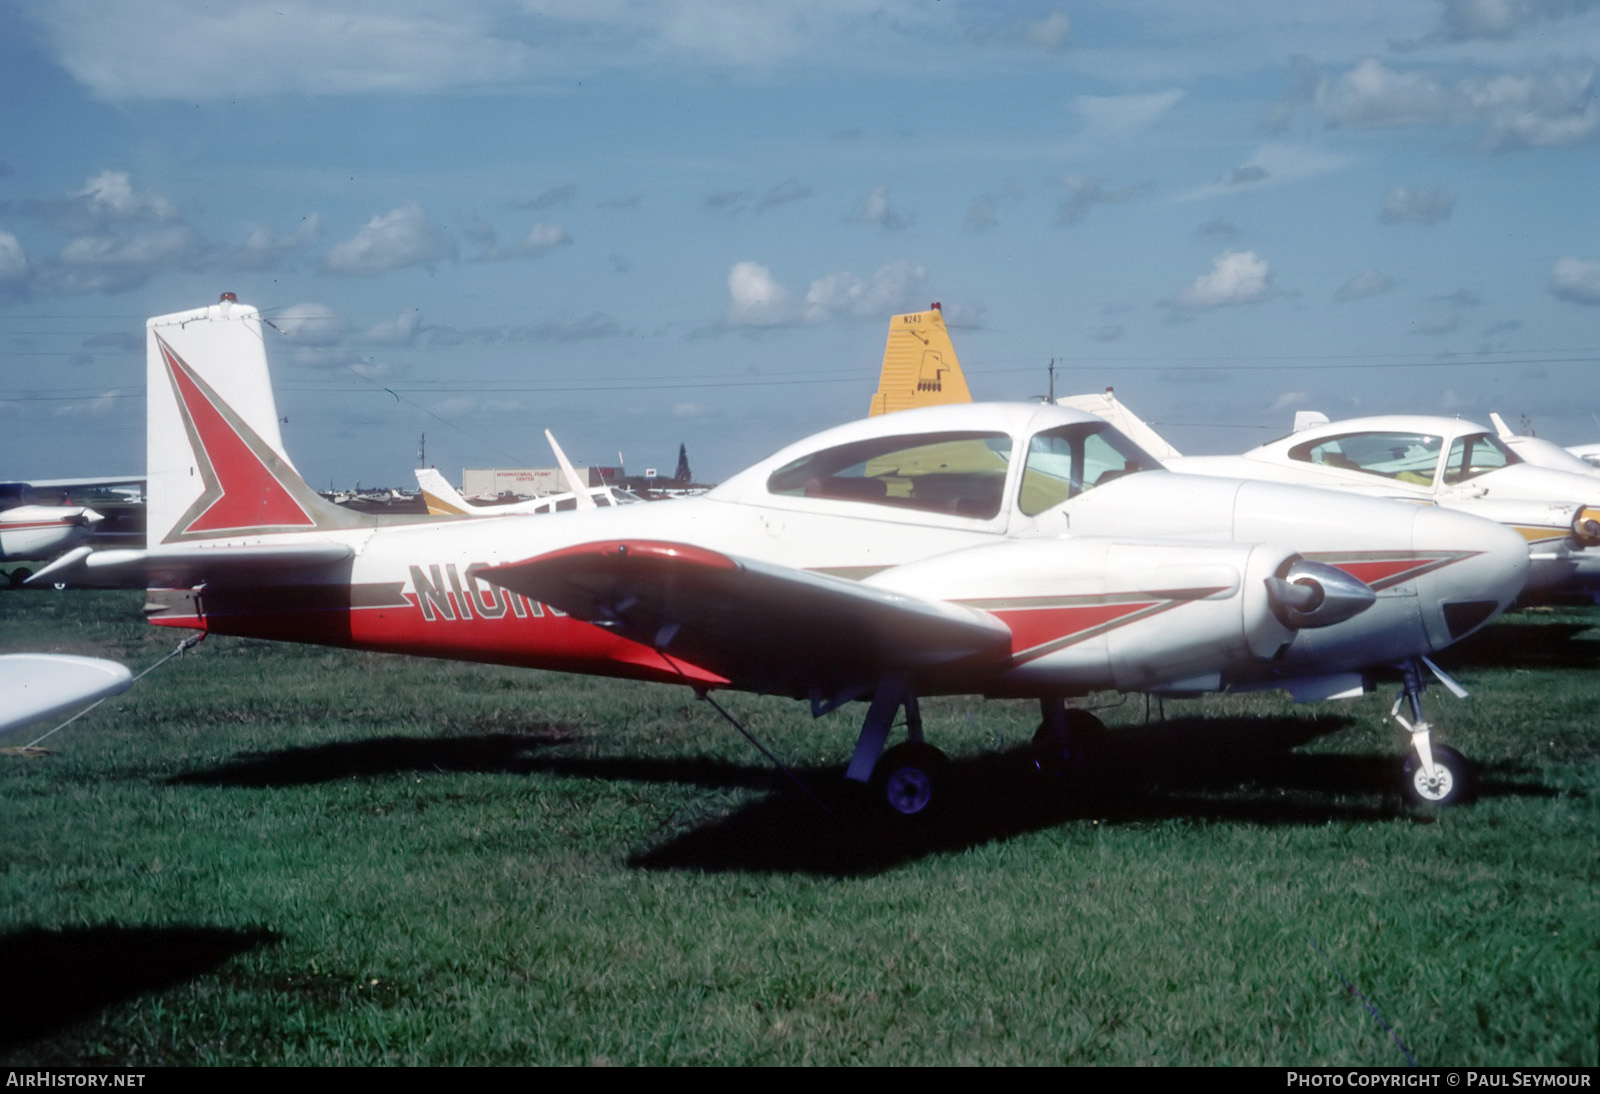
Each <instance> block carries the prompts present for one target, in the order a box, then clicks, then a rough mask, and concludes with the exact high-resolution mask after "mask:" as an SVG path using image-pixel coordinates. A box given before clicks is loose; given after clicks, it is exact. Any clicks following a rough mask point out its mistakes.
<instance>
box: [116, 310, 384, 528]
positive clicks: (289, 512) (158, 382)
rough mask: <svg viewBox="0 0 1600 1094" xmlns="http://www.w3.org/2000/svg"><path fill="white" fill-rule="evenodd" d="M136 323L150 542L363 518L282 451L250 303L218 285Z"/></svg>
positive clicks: (326, 525) (322, 525)
mask: <svg viewBox="0 0 1600 1094" xmlns="http://www.w3.org/2000/svg"><path fill="white" fill-rule="evenodd" d="M145 328H146V343H147V350H148V352H147V360H146V384H147V388H146V398H145V402H146V429H147V436H146V439H145V447H146V458H147V460H148V464H149V466H148V474H149V480H150V481H149V486H148V490H147V495H146V496H147V498H148V501H147V509H146V518H147V528H148V542H149V544H150V545H151V546H152V547H153V546H155V545H157V544H161V543H177V542H189V541H194V540H206V539H221V538H236V537H241V536H255V535H261V534H266V533H274V532H302V531H317V530H321V529H325V528H340V527H352V526H357V525H360V524H364V523H367V522H365V521H362V520H360V519H358V515H357V514H354V513H351V512H349V511H348V510H344V509H341V508H339V507H338V506H335V505H333V504H331V503H329V502H327V501H325V500H324V499H323V498H322V497H321V496H320V495H319V494H317V492H316V491H314V490H312V489H311V488H310V487H309V486H307V485H306V483H305V482H304V480H302V479H301V478H300V474H299V472H297V471H296V470H295V468H294V464H293V463H291V462H290V460H289V456H288V454H287V453H285V452H284V450H283V437H282V435H281V434H280V433H279V431H278V405H277V402H276V401H275V400H274V399H273V397H272V380H271V377H270V375H269V374H268V370H267V352H266V347H265V345H264V344H263V342H262V334H261V316H260V313H258V312H257V311H256V309H255V308H252V307H249V306H246V305H242V304H239V303H238V302H237V301H236V300H235V299H234V297H233V294H232V293H224V294H223V297H222V301H221V303H218V304H213V305H212V306H211V307H208V308H199V309H196V310H194V311H187V312H178V313H175V314H173V315H161V316H157V317H156V318H154V319H151V320H149V321H148V322H147V323H146V324H145Z"/></svg>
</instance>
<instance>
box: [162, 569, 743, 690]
mask: <svg viewBox="0 0 1600 1094" xmlns="http://www.w3.org/2000/svg"><path fill="white" fill-rule="evenodd" d="M340 591H342V592H346V593H348V589H341V590H340ZM278 595H279V597H280V598H281V599H288V598H290V596H292V594H289V593H286V592H285V591H283V590H279V592H278ZM404 596H405V598H406V600H407V602H408V603H407V605H406V606H400V605H395V606H393V607H382V608H347V607H328V608H325V609H307V610H287V611H274V610H272V609H271V608H264V609H263V608H261V607H260V606H259V602H258V601H256V600H255V599H254V593H253V592H252V593H250V594H241V595H240V597H238V598H235V599H232V600H230V597H229V595H228V593H227V591H226V590H217V591H206V592H202V593H201V594H200V604H201V614H200V615H198V616H194V615H184V616H171V617H156V618H152V619H151V622H152V623H155V624H157V625H159V626H169V627H188V628H193V629H196V630H203V631H206V632H207V633H209V634H227V635H235V636H238V637H241V638H266V639H273V640H276V641H283V642H301V643H307V644H310V645H318V646H342V647H348V648H352V649H362V650H370V651H373V652H376V653H400V654H408V655H411V656H417V657H442V658H447V659H450V660H456V661H476V662H481V663H485V664H494V665H513V666H517V667H520V668H535V669H550V670H552V671H556V672H576V673H583V674H586V675H594V676H614V677H623V678H626V679H632V680H650V681H654V682H657V683H678V684H683V683H689V684H698V685H702V686H707V687H722V686H725V685H726V684H727V683H728V680H727V678H726V677H723V676H721V675H719V674H717V673H714V672H710V671H708V670H705V669H702V668H700V667H699V666H697V665H693V664H690V663H688V662H685V661H683V660H681V659H679V658H676V657H674V658H670V659H669V658H667V657H665V656H663V655H662V654H660V653H659V652H657V651H656V650H653V649H651V648H650V647H649V646H645V645H641V644H640V643H638V642H634V641H632V640H631V639H628V638H624V637H622V636H621V635H619V634H614V633H613V632H611V631H608V630H605V629H604V628H602V627H596V626H593V625H592V624H589V623H585V622H583V621H582V620H578V619H572V618H570V617H568V616H560V615H555V614H553V613H552V612H551V611H550V609H548V608H544V607H543V606H537V607H532V606H530V608H531V610H530V611H529V613H528V614H526V615H524V616H518V615H515V614H513V613H512V612H510V611H506V612H505V613H504V614H503V615H501V616H499V617H497V618H484V617H483V616H482V615H481V613H473V614H470V615H458V616H457V617H456V618H454V619H445V618H442V617H438V616H437V615H436V618H434V619H432V620H429V619H426V618H424V616H423V612H422V610H421V608H420V606H419V605H418V603H417V598H416V594H415V593H405V594H404ZM452 603H454V601H452ZM536 611H537V612H542V613H543V614H534V612H536Z"/></svg>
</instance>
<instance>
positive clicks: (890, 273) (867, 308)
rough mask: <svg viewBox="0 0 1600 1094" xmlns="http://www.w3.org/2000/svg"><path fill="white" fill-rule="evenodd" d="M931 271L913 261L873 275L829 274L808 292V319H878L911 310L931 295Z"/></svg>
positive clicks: (901, 263) (898, 264)
mask: <svg viewBox="0 0 1600 1094" xmlns="http://www.w3.org/2000/svg"><path fill="white" fill-rule="evenodd" d="M926 278H927V271H926V270H925V269H923V267H921V266H914V265H912V264H911V263H909V262H905V261H900V262H891V263H889V264H888V265H886V266H882V267H880V268H879V269H878V271H877V272H876V273H874V274H873V275H872V276H871V277H870V278H865V279H863V278H859V277H857V276H856V275H855V274H853V273H850V272H848V271H842V272H840V273H832V274H828V275H827V276H826V277H820V278H818V279H817V280H815V281H813V282H812V283H811V288H810V289H808V290H807V291H806V318H807V319H808V320H809V321H811V322H813V323H820V322H823V321H825V320H827V319H831V318H835V317H841V316H852V317H856V318H874V317H882V316H885V315H891V314H894V313H898V312H904V311H911V310H912V309H914V308H916V307H917V306H918V305H917V301H919V300H921V299H922V298H923V297H924V296H926V295H927V292H926V290H925V289H924V288H923V285H924V282H925V281H926Z"/></svg>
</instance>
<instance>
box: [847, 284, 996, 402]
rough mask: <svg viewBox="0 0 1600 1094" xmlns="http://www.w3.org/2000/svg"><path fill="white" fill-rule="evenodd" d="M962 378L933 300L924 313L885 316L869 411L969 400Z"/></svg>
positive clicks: (963, 378)
mask: <svg viewBox="0 0 1600 1094" xmlns="http://www.w3.org/2000/svg"><path fill="white" fill-rule="evenodd" d="M970 402H972V392H970V391H968V390H967V378H966V377H965V376H963V375H962V374H961V363H960V362H959V361H957V360H956V351H955V347H954V346H952V345H951V344H950V332H949V331H947V330H946V329H945V326H944V312H943V311H942V310H940V308H939V305H938V304H935V305H933V307H931V308H929V309H928V310H927V311H918V312H910V313H909V314H906V315H896V316H892V317H890V319H889V341H888V342H887V343H886V344H885V345H884V347H883V371H882V372H881V373H879V375H878V390H877V393H876V394H874V395H873V396H872V408H871V409H870V410H869V411H868V412H867V413H868V414H869V415H877V414H889V413H892V412H894V411H896V410H909V409H911V408H912V407H917V406H941V405H943V404H945V403H970Z"/></svg>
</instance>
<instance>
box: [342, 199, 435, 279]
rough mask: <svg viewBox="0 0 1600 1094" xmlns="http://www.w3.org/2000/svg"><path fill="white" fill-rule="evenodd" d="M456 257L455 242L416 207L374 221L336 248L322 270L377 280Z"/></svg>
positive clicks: (403, 209)
mask: <svg viewBox="0 0 1600 1094" xmlns="http://www.w3.org/2000/svg"><path fill="white" fill-rule="evenodd" d="M455 257H456V243H455V240H453V239H451V238H450V237H449V236H448V235H447V234H446V233H445V232H444V230H443V229H442V228H439V227H438V226H436V225H435V224H433V223H432V222H431V221H429V220H428V216H427V214H426V213H424V212H423V211H422V206H420V205H417V204H415V203H412V204H409V205H402V206H400V207H399V208H398V209H393V210H390V211H389V212H387V213H383V214H381V215H380V216H375V217H373V218H372V219H371V220H369V221H367V223H366V224H365V225H364V226H363V227H362V228H361V230H360V231H358V232H357V233H356V234H355V235H354V236H352V237H351V238H349V239H347V240H345V241H344V242H342V243H337V244H335V245H334V246H333V248H332V249H331V250H329V251H328V254H327V256H326V257H325V258H324V259H323V260H322V268H323V269H324V270H326V271H327V272H328V273H334V274H342V275H345V276H349V277H375V276H377V275H378V274H383V273H388V272H389V271H391V270H398V269H402V268H404V267H406V266H431V265H433V264H434V263H436V262H439V261H441V260H442V259H446V258H455Z"/></svg>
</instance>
